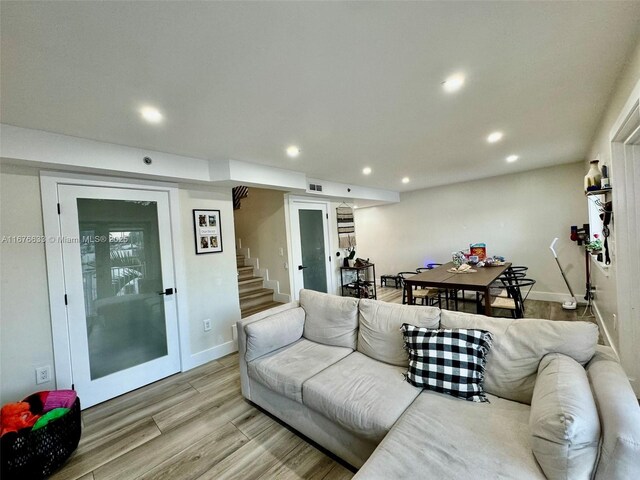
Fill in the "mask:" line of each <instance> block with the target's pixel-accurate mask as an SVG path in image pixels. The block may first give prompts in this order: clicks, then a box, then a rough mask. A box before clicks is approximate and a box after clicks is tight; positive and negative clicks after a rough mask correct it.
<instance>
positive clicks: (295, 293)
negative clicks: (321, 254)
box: [284, 195, 335, 300]
mask: <svg viewBox="0 0 640 480" xmlns="http://www.w3.org/2000/svg"><path fill="white" fill-rule="evenodd" d="M296 203H298V204H300V203H302V204H304V203H310V204H321V205H323V206H324V207H325V209H326V212H325V213H326V214H327V217H329V211H330V206H331V202H329V201H327V200H323V199H319V198H314V197H302V196H294V195H285V202H284V204H285V208H284V215H285V225H286V230H287V244H288V246H289V248H288V250H289V284H290V285H291V299H292V300H298V299H299V294H300V288H299V286H298V285H297V284H296V268H297V266H296V265H295V263H294V258H293V252H294V241H296V242H297V241H298V240H299V238H298V239H294V238H293V234H292V232H293V229H292V226H291V225H292V215H291V210H292V208H293V205H294V204H296ZM327 217H325V219H324V220H325V221H324V226H325V228H324V235H325V239H324V242H325V247H326V251H325V253H326V258H325V265H326V268H327V292H328V293H330V294H333V293H334V291H335V288H334V286H333V277H334V272H333V262H332V261H330V260H329V259H333V256H332V255H331V251H332V248H333V244H332V243H331V235H330V233H329V232H330V223H331V222H330V219H329V218H327Z"/></svg>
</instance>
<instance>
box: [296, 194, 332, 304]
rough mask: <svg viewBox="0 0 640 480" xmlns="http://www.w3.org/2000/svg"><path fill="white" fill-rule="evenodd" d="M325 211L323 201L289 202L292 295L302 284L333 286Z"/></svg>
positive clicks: (324, 289) (311, 287)
mask: <svg viewBox="0 0 640 480" xmlns="http://www.w3.org/2000/svg"><path fill="white" fill-rule="evenodd" d="M327 213H328V212H327V205H326V204H325V203H315V202H305V201H298V200H294V201H293V202H292V203H291V208H290V218H291V242H292V245H291V247H292V248H291V250H292V258H293V265H291V268H293V278H294V289H293V290H294V292H293V294H294V297H295V298H297V297H298V292H300V289H302V288H307V289H309V290H316V291H318V292H325V293H326V292H329V291H330V290H331V289H332V283H333V282H332V277H331V266H330V265H331V263H330V255H329V228H328V220H327V217H328V215H327Z"/></svg>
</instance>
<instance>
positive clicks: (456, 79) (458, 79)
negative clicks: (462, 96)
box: [442, 73, 464, 93]
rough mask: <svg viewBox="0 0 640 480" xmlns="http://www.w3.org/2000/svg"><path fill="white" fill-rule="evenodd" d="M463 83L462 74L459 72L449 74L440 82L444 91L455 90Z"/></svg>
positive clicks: (450, 91)
mask: <svg viewBox="0 0 640 480" xmlns="http://www.w3.org/2000/svg"><path fill="white" fill-rule="evenodd" d="M463 85H464V75H462V74H461V73H456V74H455V75H451V76H450V77H448V78H447V79H446V80H445V81H444V82H442V88H443V89H444V91H445V92H449V93H452V92H457V91H458V90H460V89H461V88H462V86H463Z"/></svg>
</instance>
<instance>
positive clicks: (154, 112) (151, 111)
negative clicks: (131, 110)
mask: <svg viewBox="0 0 640 480" xmlns="http://www.w3.org/2000/svg"><path fill="white" fill-rule="evenodd" d="M140 115H142V118H144V119H145V120H146V121H147V122H149V123H160V122H161V121H162V119H163V118H164V117H163V116H162V114H161V113H160V110H158V109H157V108H154V107H142V108H141V109H140Z"/></svg>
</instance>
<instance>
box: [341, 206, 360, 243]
mask: <svg viewBox="0 0 640 480" xmlns="http://www.w3.org/2000/svg"><path fill="white" fill-rule="evenodd" d="M336 213H337V216H338V240H339V246H340V248H349V247H355V246H356V224H355V222H354V220H353V209H352V208H351V207H338V208H336Z"/></svg>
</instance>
